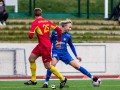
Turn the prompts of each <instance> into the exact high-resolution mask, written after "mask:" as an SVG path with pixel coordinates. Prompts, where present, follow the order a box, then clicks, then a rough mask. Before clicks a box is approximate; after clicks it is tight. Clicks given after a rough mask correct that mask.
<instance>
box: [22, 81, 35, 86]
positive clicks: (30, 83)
mask: <svg viewBox="0 0 120 90" xmlns="http://www.w3.org/2000/svg"><path fill="white" fill-rule="evenodd" d="M24 84H25V85H36V84H37V82H33V81H31V80H29V81H27V82H24Z"/></svg>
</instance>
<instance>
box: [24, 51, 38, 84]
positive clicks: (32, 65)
mask: <svg viewBox="0 0 120 90" xmlns="http://www.w3.org/2000/svg"><path fill="white" fill-rule="evenodd" d="M37 58H38V56H36V55H35V54H33V53H31V55H30V56H29V62H30V70H31V80H29V81H27V82H25V83H24V84H25V85H36V84H37V82H36V63H35V60H36V59H37Z"/></svg>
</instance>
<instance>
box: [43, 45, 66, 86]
mask: <svg viewBox="0 0 120 90" xmlns="http://www.w3.org/2000/svg"><path fill="white" fill-rule="evenodd" d="M42 60H43V63H44V66H45V68H46V69H49V70H50V71H51V72H52V73H53V74H54V75H55V76H57V77H58V78H59V79H60V81H61V83H60V88H63V87H64V86H65V84H66V81H67V79H66V78H65V77H64V76H63V75H62V74H61V73H60V72H59V71H58V70H57V69H56V68H55V67H54V66H53V65H51V64H50V62H51V61H52V57H51V47H47V48H45V49H44V50H43V51H42Z"/></svg>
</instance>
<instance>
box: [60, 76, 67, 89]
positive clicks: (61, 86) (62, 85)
mask: <svg viewBox="0 0 120 90" xmlns="http://www.w3.org/2000/svg"><path fill="white" fill-rule="evenodd" d="M66 82H67V78H65V80H64V81H62V82H61V83H60V89H62V88H63V87H64V86H65V84H66Z"/></svg>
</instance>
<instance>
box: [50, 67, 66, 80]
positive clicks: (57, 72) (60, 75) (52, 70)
mask: <svg viewBox="0 0 120 90" xmlns="http://www.w3.org/2000/svg"><path fill="white" fill-rule="evenodd" d="M50 71H51V72H52V73H53V74H54V75H56V76H57V77H58V78H59V79H60V81H64V79H65V78H64V77H63V75H62V74H61V73H60V72H59V71H58V70H57V69H56V68H55V67H54V66H51V68H50Z"/></svg>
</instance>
